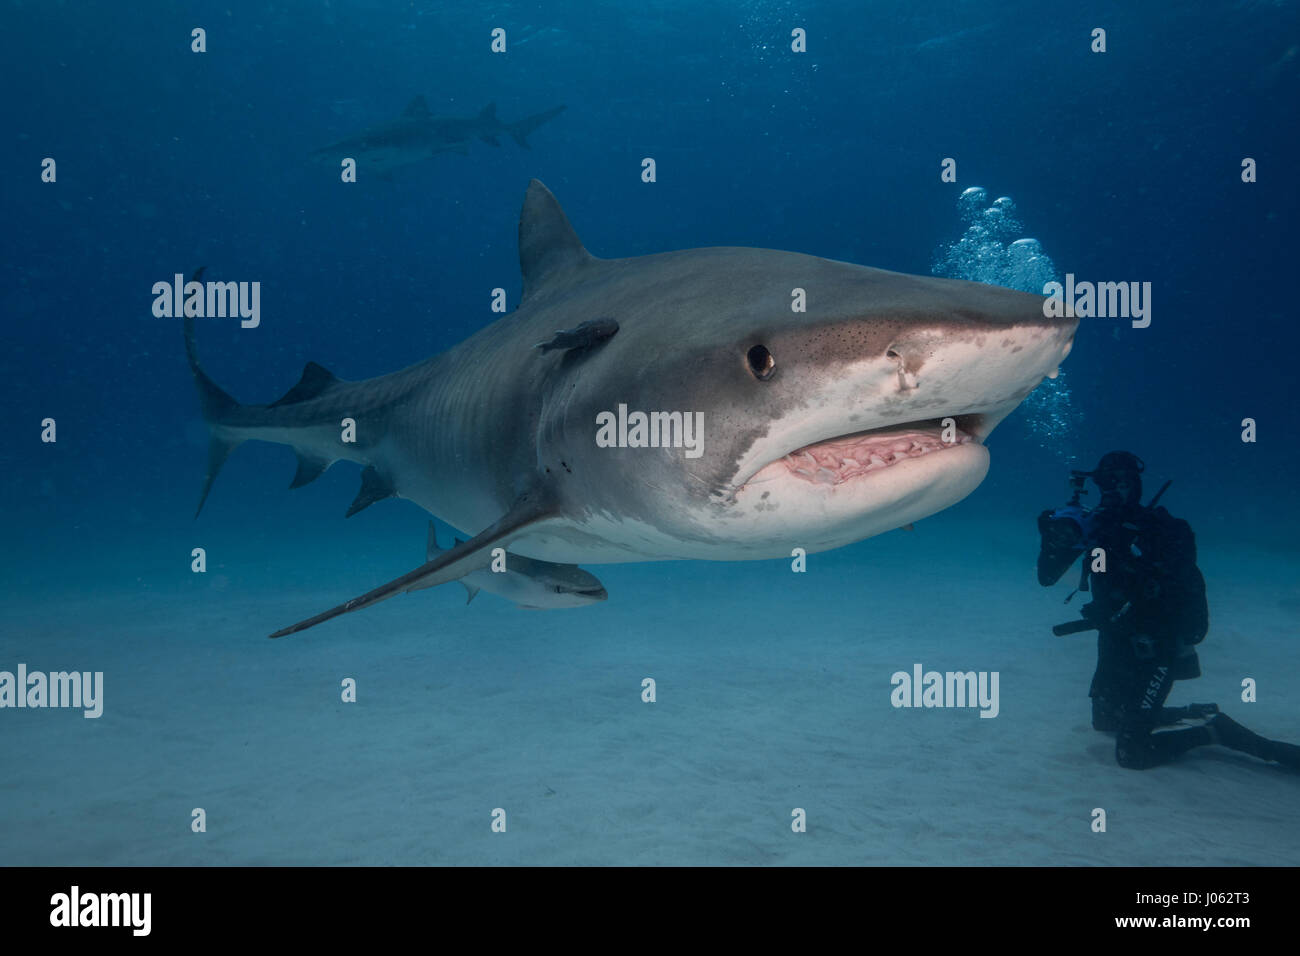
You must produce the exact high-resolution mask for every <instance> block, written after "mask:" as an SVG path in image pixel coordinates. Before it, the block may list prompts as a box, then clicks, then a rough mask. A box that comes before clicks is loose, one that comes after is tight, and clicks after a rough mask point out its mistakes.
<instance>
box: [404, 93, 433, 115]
mask: <svg viewBox="0 0 1300 956" xmlns="http://www.w3.org/2000/svg"><path fill="white" fill-rule="evenodd" d="M402 115H403V116H428V115H429V104H428V103H426V102H425V101H424V97H423V96H417V97H416V98H415V99H413V100H411V102H409V103H407V104H406V109H404V110H402Z"/></svg>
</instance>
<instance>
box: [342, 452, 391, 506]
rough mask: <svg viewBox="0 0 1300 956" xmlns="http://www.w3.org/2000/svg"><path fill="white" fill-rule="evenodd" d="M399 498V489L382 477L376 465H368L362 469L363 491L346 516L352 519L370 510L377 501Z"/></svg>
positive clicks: (358, 493) (354, 500)
mask: <svg viewBox="0 0 1300 956" xmlns="http://www.w3.org/2000/svg"><path fill="white" fill-rule="evenodd" d="M396 496H397V489H395V488H394V487H393V483H392V481H391V480H390V479H388V478H386V477H385V476H383V475H381V474H380V473H379V472H378V471H377V470H376V469H375V466H374V465H366V467H365V468H363V469H361V490H360V491H358V492H357V496H356V498H354V499H353V501H352V504H351V506H349V508H348V513H347V514H346V515H344V517H346V518H351V517H352V516H353V515H354V514H356V513H357V512H358V511H361V510H362V509H363V508H369V507H370V506H371V505H373V504H374V503H375V502H376V501H383V500H384V499H385V498H394V497H396Z"/></svg>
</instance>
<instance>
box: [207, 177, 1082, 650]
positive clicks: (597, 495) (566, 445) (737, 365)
mask: <svg viewBox="0 0 1300 956" xmlns="http://www.w3.org/2000/svg"><path fill="white" fill-rule="evenodd" d="M519 259H520V266H521V269H522V272H523V298H522V300H521V301H520V304H519V308H518V309H517V310H516V311H515V312H513V313H511V314H510V315H507V316H505V317H503V318H501V319H499V320H498V321H496V322H494V323H493V324H491V325H489V326H488V327H487V328H484V329H482V330H481V331H479V332H478V333H476V334H475V335H472V336H471V337H470V338H468V339H466V340H465V341H464V342H462V343H460V344H459V345H457V346H456V347H455V348H453V349H451V350H449V351H447V352H445V353H443V354H441V355H437V356H434V357H433V358H430V359H426V360H425V361H423V362H420V363H419V364H416V365H412V366H410V367H409V368H405V369H402V370H401V371H397V372H393V373H391V374H388V375H383V376H380V377H378V378H373V379H367V380H365V381H358V382H345V381H342V380H340V379H338V378H335V377H334V376H333V375H332V374H330V373H329V372H327V371H326V370H325V369H323V368H322V367H321V366H319V365H316V364H315V363H308V365H307V367H306V369H305V370H304V372H303V375H302V379H301V381H299V382H298V384H297V385H295V386H294V387H293V388H292V389H290V390H289V392H288V393H287V394H286V395H285V396H284V397H283V398H281V399H280V400H279V401H277V402H274V403H273V404H271V405H258V406H248V405H240V404H239V403H237V402H236V401H235V400H234V399H232V398H231V397H230V396H229V395H227V394H226V393H225V392H223V391H222V390H221V389H220V388H219V387H218V386H217V385H216V384H215V383H214V382H213V381H212V380H211V379H210V378H209V377H208V376H207V375H206V374H205V373H204V372H203V370H202V368H200V366H199V364H198V361H197V356H196V352H195V348H194V340H193V325H194V323H193V320H192V319H189V318H187V319H186V322H185V327H186V345H187V353H188V356H189V360H190V365H191V368H192V369H193V372H194V377H195V380H196V382H197V384H198V389H199V397H200V402H201V406H202V409H203V414H204V417H205V419H206V420H207V422H208V424H209V426H210V429H211V442H210V447H209V460H208V471H207V476H206V479H205V481H204V487H203V496H202V498H200V503H199V507H200V508H202V504H203V501H204V500H205V499H206V497H207V494H208V491H209V489H210V487H211V484H212V480H213V478H214V477H215V476H216V474H217V471H218V469H219V468H220V467H221V465H222V463H223V462H224V461H225V459H226V457H227V456H228V455H229V453H230V451H231V450H232V449H233V448H234V447H235V446H236V445H238V444H239V443H240V442H242V441H245V440H247V439H260V440H262V441H272V442H280V443H284V444H288V445H291V446H293V448H294V449H295V451H296V452H297V454H298V470H297V473H296V474H295V476H294V479H293V487H298V486H300V485H303V484H306V483H307V482H308V481H311V480H313V479H314V478H316V477H317V476H318V475H320V474H321V472H323V471H324V470H325V469H326V468H327V467H328V466H329V465H330V464H331V463H333V462H334V461H337V460H339V459H347V460H349V461H355V462H358V463H360V464H362V465H363V466H364V470H363V471H362V474H361V491H360V492H359V494H358V495H357V498H356V500H355V501H353V503H352V506H351V507H350V508H349V510H348V514H355V513H356V512H357V511H359V510H361V509H362V508H364V507H366V506H368V505H369V504H371V503H372V502H375V501H378V500H380V499H382V498H387V497H390V496H394V495H397V496H401V497H404V498H408V499H410V500H412V501H414V502H416V503H417V504H419V505H420V506H421V507H423V508H424V509H425V510H427V511H428V512H430V513H431V514H433V515H435V516H437V517H439V518H441V519H442V520H443V521H445V522H447V523H448V524H450V525H452V526H453V527H455V528H459V529H461V530H462V531H471V532H473V537H471V538H470V539H469V540H468V541H466V542H464V543H462V544H458V545H456V546H455V547H454V548H452V549H450V550H448V551H445V552H443V553H441V554H439V555H437V556H436V557H435V558H433V559H432V560H430V561H428V562H426V563H425V564H424V565H422V566H421V567H419V568H416V569H415V570H413V571H411V572H409V573H408V574H404V575H402V576H401V577H399V578H397V579H395V580H393V581H390V582H389V583H388V584H385V585H382V586H380V587H377V588H375V589H374V590H372V591H369V592H367V593H366V594H364V595H362V596H360V597H358V598H354V599H353V600H351V601H348V602H347V603H345V604H341V605H339V606H338V607H335V608H332V609H331V610H328V611H325V612H323V613H321V614H318V615H316V616H315V617H312V618H309V619H307V620H305V621H302V622H301V623H299V624H295V625H293V626H292V627H287V628H284V629H283V630H281V631H277V632H276V634H274V635H272V636H275V637H278V636H282V635H284V634H290V633H293V632H294V631H300V630H303V629H305V628H308V627H311V626H313V625H315V624H318V623H320V622H322V621H325V620H328V619H330V618H332V617H335V616H337V615H339V614H343V613H346V612H348V611H354V610H357V609H360V608H364V607H368V606H369V605H371V604H374V603H375V602H377V601H380V600H383V599H384V598H387V597H391V596H392V595H394V594H399V593H402V592H404V591H408V590H413V589H415V588H417V587H431V586H433V585H436V584H441V583H444V582H446V581H451V580H456V579H458V578H462V577H464V576H465V575H466V574H469V573H471V572H472V571H477V570H479V569H481V568H484V567H486V566H487V565H488V564H489V562H490V554H491V550H492V549H493V548H496V547H501V548H506V549H507V550H509V551H511V552H514V553H517V554H522V555H524V556H526V557H531V558H536V559H538V560H543V561H552V562H557V563H563V564H600V563H609V562H621V561H658V560H672V559H708V560H738V559H762V558H777V557H788V556H789V554H790V552H791V549H792V548H795V547H799V548H803V549H805V550H806V551H807V552H809V553H811V552H816V551H824V550H828V549H830V548H838V547H840V546H842V545H846V544H850V543H852V542H854V541H859V540H861V539H863V538H868V537H871V536H872V535H876V534H880V533H882V532H884V531H889V530H891V529H893V528H897V527H899V526H901V525H905V524H907V523H909V522H912V521H916V520H918V519H920V518H924V517H926V516H928V515H931V514H934V513H935V512H937V511H940V510H942V509H944V508H947V507H948V506H950V505H952V504H955V503H956V502H958V501H960V500H961V499H962V498H964V497H966V495H968V494H970V492H971V491H973V490H974V489H975V488H976V487H977V486H978V485H979V483H980V482H981V481H982V480H983V478H984V475H985V473H986V472H987V470H988V466H989V454H988V451H987V449H986V448H985V447H984V444H983V442H984V439H985V438H987V437H988V435H989V433H990V432H991V431H992V430H993V428H994V426H996V425H997V424H998V423H999V422H1000V421H1001V420H1002V419H1003V418H1005V417H1006V416H1007V415H1008V414H1010V413H1011V411H1012V410H1013V409H1015V407H1016V406H1017V405H1018V404H1019V403H1020V401H1021V400H1022V399H1023V398H1024V397H1025V396H1026V395H1028V394H1029V392H1030V391H1031V390H1032V389H1033V388H1034V387H1035V386H1036V385H1037V384H1038V383H1039V382H1040V381H1041V380H1042V378H1043V377H1044V376H1045V375H1054V374H1055V371H1056V368H1057V365H1058V364H1059V363H1060V362H1061V360H1062V359H1064V358H1065V356H1066V355H1067V354H1068V353H1069V351H1070V347H1071V345H1072V344H1073V341H1074V331H1075V328H1076V325H1077V322H1078V320H1077V319H1074V318H1047V317H1044V315H1043V301H1044V300H1043V298H1042V297H1041V296H1037V295H1030V294H1027V293H1023V292H1013V291H1011V290H1009V289H1002V288H998V287H995V286H989V285H981V284H978V283H975V282H965V281H960V280H955V279H938V278H930V277H921V276H910V275H903V274H900V273H895V272H885V271H882V270H880V269H871V268H867V267H865V266H857V265H851V264H849V263H844V262H835V261H832V260H829V259H820V258H816V257H814V256H808V255H802V254H799V253H793V252H779V251H775V250H771V249H748V248H709V249H688V250H685V251H681V252H668V253H660V254H657V255H648V256H639V257H636V258H631V259H598V258H596V257H594V256H592V255H591V254H590V253H588V252H587V250H586V249H584V248H583V246H582V243H581V242H580V241H579V240H578V237H577V234H576V233H575V232H574V231H573V228H572V227H571V226H570V225H569V221H568V219H567V218H566V217H565V215H564V212H563V211H562V210H561V209H560V206H559V203H557V202H556V200H555V197H554V196H552V195H551V193H550V192H549V191H548V190H547V189H546V187H545V186H543V185H542V184H541V183H539V182H536V181H534V182H533V183H532V184H531V185H530V186H529V188H528V194H527V197H526V199H525V201H524V208H523V212H522V215H521V216H520V221H519ZM796 289H802V290H803V291H804V294H805V296H806V304H807V306H806V311H804V312H796V311H793V310H792V307H791V301H792V290H796ZM597 319H599V320H601V323H602V324H601V325H600V328H602V329H606V330H608V329H610V328H612V326H608V325H607V324H606V323H607V322H613V323H616V324H617V329H618V330H617V332H615V333H613V334H607V335H604V336H603V337H596V338H594V339H593V338H592V337H591V336H577V338H578V339H579V340H580V341H581V343H582V347H579V348H572V349H569V348H563V347H560V348H555V349H553V350H550V351H544V350H540V349H537V348H535V347H534V346H535V345H537V343H539V342H544V341H547V340H548V339H551V337H552V336H556V335H557V334H556V332H555V330H557V329H566V328H570V329H571V328H572V327H573V325H575V324H577V323H580V322H582V321H594V320H597ZM564 334H567V333H561V335H564ZM557 337H558V336H557ZM552 340H554V339H552ZM620 406H624V408H620ZM626 409H632V410H635V411H642V412H663V413H672V412H676V413H678V414H679V415H680V416H681V417H680V418H679V421H682V420H685V419H686V418H687V417H688V416H696V415H702V416H703V417H702V421H703V423H704V434H703V436H702V437H703V441H702V442H701V443H700V448H701V450H702V453H701V454H699V455H698V456H697V457H688V455H687V454H686V453H685V451H684V449H683V448H682V447H671V445H672V442H661V447H601V446H600V445H598V444H597V442H596V441H595V436H596V433H597V416H598V415H601V416H608V415H611V414H613V413H615V412H619V413H620V417H621V415H622V412H624V411H625V410H626ZM344 418H351V419H354V420H355V422H356V436H355V437H356V440H355V441H354V442H350V443H343V442H341V441H340V422H341V420H342V419H344ZM629 420H630V416H629ZM691 420H695V419H694V418H691ZM632 444H633V442H632V441H631V440H630V439H629V440H628V441H627V442H622V445H623V446H631V445H632ZM662 446H667V447H662Z"/></svg>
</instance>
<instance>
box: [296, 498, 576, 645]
mask: <svg viewBox="0 0 1300 956" xmlns="http://www.w3.org/2000/svg"><path fill="white" fill-rule="evenodd" d="M554 513H555V505H554V503H553V501H552V499H551V498H549V497H546V496H543V495H541V494H539V493H536V492H534V493H531V494H524V495H522V496H521V497H520V498H519V499H518V500H517V501H516V502H515V503H514V505H513V506H512V507H511V508H510V510H509V511H507V512H506V513H505V514H504V515H502V517H501V519H500V520H499V521H497V522H496V523H495V524H493V525H492V526H491V527H490V528H487V529H486V530H484V531H482V532H480V533H479V534H476V535H475V536H474V537H472V538H470V539H469V540H468V541H466V542H465V543H464V544H458V545H456V547H454V548H451V549H449V550H447V551H443V552H442V553H441V554H439V555H438V556H437V557H436V558H434V559H433V560H432V561H428V562H425V563H424V564H422V565H421V566H420V567H418V568H416V569H415V570H414V571H409V572H407V573H406V574H403V575H402V576H401V577H400V578H395V579H393V580H392V581H389V582H388V583H387V584H383V585H380V586H379V587H377V588H375V589H374V590H372V591H367V592H366V593H365V594H363V595H361V596H360V597H355V598H353V599H352V600H350V601H347V602H346V603H343V604H340V605H339V606H338V607H333V608H330V609H329V610H328V611H322V612H321V613H320V614H317V615H316V616H315V617H309V618H307V619H306V620H305V621H299V622H298V623H297V624H294V625H292V626H290V627H286V628H282V629H280V630H278V631H276V632H275V633H274V634H272V635H271V637H284V636H285V635H286V634H295V633H297V632H298V631H305V630H307V628H309V627H315V626H316V625H317V624H320V623H322V622H324V621H328V620H330V619H332V618H336V617H338V616H339V615H340V614H347V613H348V612H349V611H359V610H361V609H362V608H367V607H370V605H372V604H377V603H378V602H380V601H382V600H384V599H385V598H390V597H392V596H393V595H394V594H401V593H403V592H405V591H411V590H415V589H416V588H427V587H436V586H437V585H439V584H445V583H446V582H448V581H455V580H457V579H459V578H463V577H464V576H465V575H467V574H469V573H471V572H473V571H478V570H480V569H481V568H485V567H487V566H488V564H489V563H490V562H491V560H492V549H493V548H495V547H506V546H507V545H508V544H509V541H510V539H511V538H513V537H515V536H516V535H518V533H519V532H520V531H522V530H523V529H524V528H526V527H527V526H528V525H531V524H535V523H537V522H539V521H544V520H545V519H547V518H549V517H551V516H552V515H553V514H554Z"/></svg>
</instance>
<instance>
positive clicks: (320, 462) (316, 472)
mask: <svg viewBox="0 0 1300 956" xmlns="http://www.w3.org/2000/svg"><path fill="white" fill-rule="evenodd" d="M332 464H334V462H333V461H332V460H330V459H329V458H316V457H313V456H312V455H306V454H303V453H302V452H298V470H297V471H295V472H294V473H293V481H291V482H290V483H289V488H290V489H293V488H301V487H302V486H303V485H306V484H310V483H311V482H313V481H315V480H316V479H317V478H319V477H320V476H321V475H323V474H325V469H326V468H328V467H329V466H330V465H332Z"/></svg>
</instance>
